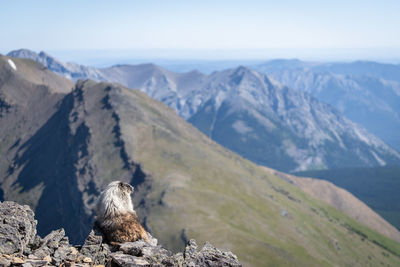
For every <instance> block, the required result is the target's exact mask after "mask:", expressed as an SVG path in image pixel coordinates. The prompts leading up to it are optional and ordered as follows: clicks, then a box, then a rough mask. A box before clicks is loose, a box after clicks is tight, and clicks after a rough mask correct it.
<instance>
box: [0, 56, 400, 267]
mask: <svg viewBox="0 0 400 267" xmlns="http://www.w3.org/2000/svg"><path fill="white" fill-rule="evenodd" d="M235 71H247V69H244V68H239V69H237V70H235ZM226 75H227V76H229V75H232V73H230V72H227V73H226ZM245 75H248V74H245ZM239 76H240V75H239ZM225 77H226V76H225ZM261 77H264V76H261ZM239 84H240V82H239ZM236 88H237V87H236ZM273 88H277V87H273ZM265 90H266V91H267V88H265ZM0 103H1V108H0V137H1V142H0V187H1V191H2V194H1V195H2V196H1V197H2V198H3V199H6V200H14V201H17V202H19V203H22V204H29V205H30V206H31V207H32V208H33V209H35V214H36V216H37V219H38V221H39V224H38V231H39V234H41V235H44V234H46V233H47V232H46V231H49V230H50V229H56V228H60V227H64V228H65V230H66V233H67V235H68V236H69V237H70V240H71V241H73V242H78V243H79V242H80V241H82V238H84V237H85V236H87V233H88V231H89V230H90V228H91V226H92V225H91V223H92V222H93V206H94V203H95V201H96V197H97V196H98V194H99V192H100V190H101V189H102V188H103V187H104V186H105V185H106V184H108V183H109V182H110V181H111V180H123V181H126V182H129V183H131V184H132V185H134V187H135V194H134V204H135V209H136V210H137V212H138V214H139V217H140V218H142V222H143V224H144V225H145V227H146V228H147V229H148V230H149V231H150V232H151V233H152V235H154V236H156V237H157V238H158V239H159V241H160V243H161V244H163V245H164V246H166V247H168V248H171V249H175V250H177V249H180V248H181V247H182V246H183V245H184V242H185V241H186V240H187V239H188V238H196V239H197V240H198V241H199V242H200V243H201V242H204V241H205V240H209V241H211V242H212V243H213V244H215V245H216V246H218V247H221V248H226V249H229V250H232V251H233V252H234V253H235V254H237V255H238V257H239V259H240V261H241V262H243V264H245V265H246V266H276V265H301V266H343V265H352V266H355V265H358V266H367V265H372V266H377V265H380V264H384V265H389V266H396V265H398V264H399V263H400V243H398V241H399V240H400V233H399V232H398V231H397V230H396V229H395V228H394V227H393V226H391V225H390V224H388V223H387V222H386V221H384V220H383V219H382V218H381V217H380V216H379V215H377V214H376V213H374V212H373V211H372V210H370V209H369V208H368V207H366V206H365V205H364V204H363V203H361V202H360V201H359V200H357V199H356V198H355V197H354V196H352V195H351V194H349V193H347V192H344V191H342V190H341V189H338V188H337V187H335V186H333V185H332V184H330V183H328V182H323V183H321V182H320V181H318V180H307V181H308V182H309V184H311V183H312V184H314V185H315V186H314V187H313V188H315V189H314V190H312V189H309V191H308V193H307V192H306V191H307V190H305V188H311V186H304V183H305V182H304V181H306V180H304V181H303V180H300V178H296V177H293V176H290V175H286V174H283V173H281V172H277V171H275V170H271V169H268V168H265V167H261V166H258V165H255V164H254V163H252V162H250V161H248V160H246V159H244V158H242V157H240V156H238V155H236V154H235V153H233V152H231V151H229V150H227V149H226V148H224V147H223V146H220V145H218V144H217V143H215V142H213V141H212V140H211V139H209V138H208V137H207V136H206V135H204V134H203V133H201V132H200V131H198V130H197V129H196V128H194V127H193V126H192V125H190V124H189V123H187V122H186V121H185V120H184V119H182V118H181V117H179V116H178V115H177V114H176V113H175V111H174V110H172V109H171V108H168V107H167V106H165V105H164V104H162V103H160V102H159V101H156V100H153V99H151V98H150V97H148V96H147V95H146V94H144V93H142V92H140V91H138V90H131V89H128V88H126V87H124V86H122V85H119V84H116V83H106V82H100V83H97V82H94V81H90V80H86V81H79V82H77V83H76V84H74V83H73V82H71V81H70V80H68V79H65V78H63V77H61V76H58V75H56V74H55V73H53V72H51V71H49V70H48V69H46V67H44V66H43V65H41V64H39V63H36V62H34V61H31V60H27V59H18V58H11V57H6V56H0ZM221 103H223V102H221ZM221 105H222V104H221ZM321 191H322V192H326V193H325V194H324V195H323V196H321V195H320V194H318V192H321ZM328 196H332V197H331V198H329V197H328ZM344 203H345V204H346V205H345V206H344V205H343V204H344ZM354 211H362V212H361V214H360V213H355V212H354ZM361 215H362V216H361ZM177 236H180V237H181V238H180V239H178V238H177ZM394 240H397V241H394Z"/></svg>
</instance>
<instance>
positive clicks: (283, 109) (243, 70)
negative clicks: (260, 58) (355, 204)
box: [60, 61, 400, 171]
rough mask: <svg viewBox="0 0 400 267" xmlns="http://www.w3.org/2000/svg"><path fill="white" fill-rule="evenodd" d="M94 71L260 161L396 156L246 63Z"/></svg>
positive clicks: (330, 164) (302, 164) (331, 163)
mask: <svg viewBox="0 0 400 267" xmlns="http://www.w3.org/2000/svg"><path fill="white" fill-rule="evenodd" d="M295 62H296V64H302V63H301V62H300V61H295ZM276 64H278V65H279V64H280V63H279V61H278V62H277V63H276ZM97 71H98V72H101V77H102V78H101V79H104V80H108V81H111V82H117V83H121V84H123V85H125V86H127V87H129V88H136V89H139V90H141V91H143V92H145V93H146V94H148V95H149V96H151V97H152V98H154V99H157V100H159V101H161V102H163V103H165V104H167V105H168V106H170V107H171V108H173V109H174V110H175V111H176V112H177V113H178V114H179V115H180V116H181V117H183V118H185V119H186V120H187V121H189V122H191V123H192V124H193V125H194V126H196V127H197V128H198V129H200V130H201V131H203V132H204V133H205V134H206V135H208V136H209V137H212V138H213V139H214V140H216V141H217V142H219V143H221V144H223V145H224V146H226V147H227V148H229V149H231V150H233V151H235V152H237V153H239V154H241V155H243V156H245V157H246V158H248V159H251V160H253V161H254V162H256V163H258V164H263V165H266V166H270V167H273V168H277V169H280V170H283V171H300V170H307V169H325V168H334V167H350V166H380V165H385V164H396V163H398V162H399V161H400V155H399V153H398V152H397V151H395V150H394V149H392V148H391V147H389V146H387V145H386V144H384V143H383V142H382V141H381V140H379V139H377V138H376V137H374V136H372V135H370V134H369V133H368V132H367V131H365V130H364V129H362V128H361V127H359V126H357V125H355V124H354V123H352V122H351V121H349V120H347V119H345V118H344V117H343V116H342V115H341V114H340V112H338V111H337V110H335V109H333V108H332V107H330V106H328V105H325V104H323V103H321V102H319V101H318V100H317V99H316V98H313V97H311V96H309V95H308V94H307V93H304V92H301V91H299V90H297V91H296V90H292V89H289V88H287V87H285V86H281V85H280V84H278V83H276V82H274V81H273V80H271V79H269V77H268V76H266V75H264V74H260V73H258V72H255V71H253V70H250V69H249V68H247V67H244V66H240V67H237V68H234V69H229V70H225V71H218V72H213V73H212V74H210V75H203V74H201V73H199V72H189V73H174V72H171V71H168V70H165V69H163V68H161V67H158V66H156V65H154V64H143V65H136V66H134V65H120V66H113V67H110V68H104V69H98V70H97ZM60 74H63V73H60ZM64 75H66V76H67V77H68V75H69V76H70V74H68V73H67V74H65V73H64ZM83 75H86V74H85V73H83ZM88 77H90V75H88ZM91 78H94V79H96V77H91ZM222 104H223V106H222V107H223V109H224V110H221V109H220V107H221V105H222ZM218 114H219V115H218ZM300 114H301V115H300ZM243 118H246V119H243ZM246 121H247V122H251V124H252V125H251V126H250V125H248V123H247V124H246ZM280 131H281V132H282V133H283V134H281V133H280ZM231 135H234V136H235V137H230V136H231ZM271 151H272V152H271Z"/></svg>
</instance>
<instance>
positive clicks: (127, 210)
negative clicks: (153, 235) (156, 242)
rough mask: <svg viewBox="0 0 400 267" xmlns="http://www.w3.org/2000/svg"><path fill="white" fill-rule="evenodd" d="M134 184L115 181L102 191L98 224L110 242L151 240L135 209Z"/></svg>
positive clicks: (98, 207) (97, 209)
mask: <svg viewBox="0 0 400 267" xmlns="http://www.w3.org/2000/svg"><path fill="white" fill-rule="evenodd" d="M132 192H133V186H131V185H130V184H127V183H124V182H120V181H115V182H112V183H110V184H109V185H108V186H107V187H106V189H105V190H104V191H103V192H101V194H100V197H99V200H98V202H97V206H96V213H97V218H96V222H95V223H96V224H97V227H98V228H99V229H100V231H101V232H102V233H103V235H104V236H105V238H106V241H107V242H109V243H116V242H118V243H122V242H134V241H136V240H138V239H143V240H145V241H146V242H150V241H149V237H148V235H147V232H146V230H145V229H144V228H143V226H142V225H141V224H140V221H139V217H138V216H137V214H136V212H135V211H134V210H133V204H132V199H131V194H132Z"/></svg>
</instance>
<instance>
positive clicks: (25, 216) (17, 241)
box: [0, 201, 37, 254]
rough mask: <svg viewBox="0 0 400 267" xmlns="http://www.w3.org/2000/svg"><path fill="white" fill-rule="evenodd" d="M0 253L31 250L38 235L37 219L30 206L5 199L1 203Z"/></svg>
mask: <svg viewBox="0 0 400 267" xmlns="http://www.w3.org/2000/svg"><path fill="white" fill-rule="evenodd" d="M0 218H1V221H0V253H5V254H12V253H16V252H21V253H23V252H24V251H29V250H30V245H31V244H32V243H33V242H34V239H35V236H36V225H37V221H36V220H35V219H34V213H33V211H32V210H31V209H30V208H29V207H28V206H26V205H25V206H21V205H18V204H17V203H14V202H10V201H5V202H1V203H0Z"/></svg>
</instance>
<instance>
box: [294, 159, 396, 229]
mask: <svg viewBox="0 0 400 267" xmlns="http://www.w3.org/2000/svg"><path fill="white" fill-rule="evenodd" d="M295 174H296V175H299V176H307V177H315V178H318V179H323V180H326V181H330V182H332V183H334V184H335V185H337V186H340V187H342V188H344V189H346V190H348V191H350V192H352V193H353V194H354V195H355V196H356V197H357V198H359V199H360V200H362V201H363V202H365V203H366V204H367V205H368V206H370V207H371V208H372V209H373V210H375V211H376V212H377V213H379V214H380V215H381V216H382V217H384V218H385V219H386V220H387V221H388V222H390V223H391V224H393V225H394V226H395V227H397V229H400V196H399V194H398V192H399V190H400V179H399V177H400V167H399V166H384V167H375V168H347V169H334V170H317V171H306V172H299V173H295Z"/></svg>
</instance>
